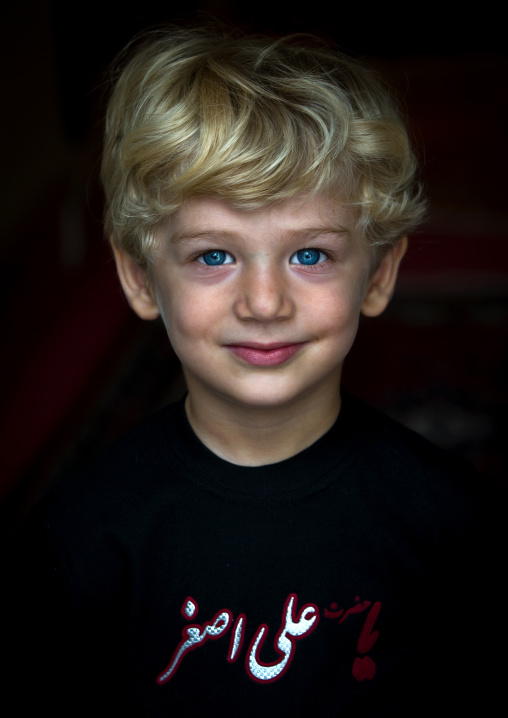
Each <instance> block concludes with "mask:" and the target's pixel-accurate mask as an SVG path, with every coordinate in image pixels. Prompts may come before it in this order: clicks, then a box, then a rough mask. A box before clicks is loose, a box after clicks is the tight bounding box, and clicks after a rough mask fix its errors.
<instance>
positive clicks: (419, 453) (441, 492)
mask: <svg viewBox="0 0 508 718" xmlns="http://www.w3.org/2000/svg"><path fill="white" fill-rule="evenodd" d="M347 406H348V411H349V414H350V416H351V419H352V421H353V422H354V423H355V424H356V426H357V436H358V443H359V447H360V450H358V452H357V461H356V474H357V476H358V477H359V479H358V480H359V482H360V485H363V486H364V489H365V490H364V492H363V493H364V495H365V497H371V498H370V499H367V498H366V500H371V501H373V502H377V505H378V506H379V507H380V510H385V509H386V510H387V513H388V515H390V511H389V508H390V507H391V506H396V507H397V508H398V509H399V510H400V508H401V507H404V508H405V510H406V512H407V515H408V516H409V517H411V518H414V519H416V518H418V517H419V518H421V519H422V520H423V521H424V522H425V521H430V520H434V519H437V520H439V519H442V523H443V524H444V525H447V526H452V525H453V524H454V523H458V524H464V523H468V522H469V521H470V520H471V519H473V517H474V516H477V515H479V513H480V512H482V511H483V510H485V509H486V510H487V511H490V510H492V508H493V506H494V504H495V503H496V501H497V499H496V497H499V496H501V492H500V491H499V490H498V488H497V487H496V486H495V485H494V483H493V482H492V481H491V480H489V479H487V478H485V477H483V476H481V475H479V473H478V472H477V471H476V469H475V468H474V467H473V466H472V465H471V464H470V463H469V462H467V461H466V460H464V459H462V458H461V457H458V456H456V455H454V454H453V453H451V452H449V451H447V450H444V449H442V448H441V447H439V446H437V445H436V444H434V443H432V442H431V441H429V440H427V439H426V438H424V437H423V436H421V435H420V434H418V433H416V432H414V431H412V430H411V429H409V428H407V427H405V426H403V425H402V424H400V423H399V422H397V421H395V420H394V419H392V418H390V417H388V416H385V415H384V414H383V413H381V412H380V411H378V410H376V409H374V408H372V407H370V406H368V405H366V404H365V403H363V402H362V401H359V400H357V399H354V398H352V397H347Z"/></svg>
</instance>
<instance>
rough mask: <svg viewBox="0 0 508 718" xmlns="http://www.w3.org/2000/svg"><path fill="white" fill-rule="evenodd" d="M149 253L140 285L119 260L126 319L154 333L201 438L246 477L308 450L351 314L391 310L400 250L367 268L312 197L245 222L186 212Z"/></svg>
mask: <svg viewBox="0 0 508 718" xmlns="http://www.w3.org/2000/svg"><path fill="white" fill-rule="evenodd" d="M157 240H158V247H157V250H156V251H157V254H156V259H155V261H154V263H153V267H152V268H151V269H150V273H149V275H148V273H147V272H146V271H145V270H143V269H142V268H141V267H139V266H138V265H137V264H136V263H135V262H134V261H133V260H132V259H131V258H130V257H129V255H127V254H126V253H125V252H123V251H122V250H120V249H115V259H116V263H117V268H118V273H119V277H120V281H121V282H122V286H123V289H124V291H125V294H126V296H127V298H128V300H129V302H130V304H131V306H132V308H133V309H134V311H135V312H137V314H138V315H139V316H140V317H141V318H143V319H155V318H157V317H158V316H161V317H162V319H163V321H164V324H165V326H166V329H167V332H168V336H169V338H170V341H171V343H172V345H173V348H174V350H175V352H176V354H177V355H178V356H179V358H180V360H181V362H182V366H183V370H184V374H185V378H186V381H187V386H188V392H189V393H188V396H187V400H186V410H187V415H188V418H189V421H190V423H191V425H192V427H193V429H194V431H195V432H196V434H197V435H198V436H199V438H200V439H201V440H202V441H203V443H204V444H205V445H206V446H208V447H209V448H210V449H211V450H212V451H214V452H215V453H216V454H217V455H219V456H221V457H222V458H225V459H227V460H228V461H231V462H233V463H236V464H241V465H251V466H255V465H261V464H269V463H274V462H276V461H281V460H283V459H286V458H289V457H290V456H293V455H295V454H296V453H298V452H299V451H301V450H303V449H304V448H306V447H307V446H310V445H311V444H312V443H314V442H315V441H316V440H317V439H318V438H319V437H320V436H322V435H323V434H324V433H325V432H326V431H327V430H328V429H329V428H330V427H331V426H332V424H333V423H334V422H335V420H336V418H337V416H338V413H339V411H340V391H339V385H340V377H341V371H342V365H343V362H344V359H345V357H346V355H347V353H348V351H349V349H350V348H351V346H352V344H353V341H354V338H355V335H356V330H357V327H358V321H359V316H360V314H361V313H363V314H365V315H367V316H377V315H378V314H380V313H381V312H382V311H383V310H384V309H385V307H386V306H387V304H388V302H389V300H390V297H391V295H392V292H393V289H394V285H395V280H396V277H397V271H398V267H399V263H400V260H401V259H402V256H403V254H404V252H405V249H406V240H405V238H403V239H401V240H400V241H399V242H398V243H397V244H396V245H395V247H394V248H392V249H391V250H390V251H389V252H387V253H386V254H385V255H384V256H383V258H382V260H381V261H380V262H378V263H374V260H373V254H372V250H371V249H370V248H369V247H368V246H367V243H366V241H365V239H364V238H363V237H362V236H361V235H360V233H359V231H358V230H357V229H356V227H355V222H354V214H353V211H352V210H351V209H348V208H346V207H343V206H342V205H341V204H340V203H339V202H337V201H335V200H331V199H327V198H324V197H318V198H315V197H314V198H294V199H291V200H286V201H283V202H280V203H278V204H276V205H274V206H272V207H269V208H266V209H260V210H255V211H247V210H239V209H234V208H233V207H231V206H230V205H228V204H227V203H225V202H223V201H221V200H218V199H212V198H203V199H195V200H189V201H187V202H186V203H185V204H184V205H182V207H181V208H180V209H179V210H178V211H177V212H176V214H175V215H174V216H173V217H172V218H171V220H170V222H169V223H168V228H167V229H165V230H161V231H160V232H159V235H158V237H157Z"/></svg>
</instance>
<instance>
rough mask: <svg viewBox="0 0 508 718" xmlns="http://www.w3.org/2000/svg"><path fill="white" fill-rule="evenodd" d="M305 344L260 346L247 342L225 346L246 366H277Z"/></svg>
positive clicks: (259, 344) (256, 343)
mask: <svg viewBox="0 0 508 718" xmlns="http://www.w3.org/2000/svg"><path fill="white" fill-rule="evenodd" d="M306 343H307V342H298V343H297V344H281V343H278V344H276V343H273V344H261V343H258V342H249V343H248V344H227V345H226V349H229V351H230V352H232V353H233V354H234V355H235V356H237V357H239V358H240V359H243V361H245V362H247V363H248V364H254V365H255V366H277V365H278V364H283V363H284V362H285V361H287V360H288V359H291V357H292V356H294V355H295V354H296V353H297V352H298V351H299V350H300V349H301V348H302V347H303V345H304V344H306Z"/></svg>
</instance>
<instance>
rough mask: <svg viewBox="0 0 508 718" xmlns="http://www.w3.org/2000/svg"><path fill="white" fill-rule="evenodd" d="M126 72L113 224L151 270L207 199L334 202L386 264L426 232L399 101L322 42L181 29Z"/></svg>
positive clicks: (109, 209) (109, 220)
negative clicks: (316, 197)
mask: <svg viewBox="0 0 508 718" xmlns="http://www.w3.org/2000/svg"><path fill="white" fill-rule="evenodd" d="M125 58H127V59H126V60H125ZM120 61H121V62H122V64H123V69H122V70H120V71H115V72H114V87H113V91H112V94H111V98H110V101H109V106H108V111H107V116H106V131H105V145H104V154H103V161H102V168H101V177H102V181H103V185H104V188H105V193H106V221H105V224H106V231H107V233H108V235H109V236H110V237H111V240H112V242H113V244H114V245H115V246H117V247H119V248H122V249H124V250H125V251H126V252H128V254H130V256H131V257H133V258H134V259H135V260H136V262H138V263H139V264H140V265H141V266H145V267H146V266H147V264H148V263H149V262H150V259H151V257H152V256H153V249H154V243H155V232H156V229H157V227H158V226H160V225H161V224H162V223H163V222H164V221H165V220H166V219H167V218H168V217H170V216H171V214H173V213H174V212H175V211H176V210H177V209H178V208H179V207H180V206H181V205H182V203H183V202H185V201H186V200H188V199H191V198H197V197H205V196H206V197H215V198H220V199H222V200H225V201H227V202H228V203H230V204H231V205H232V206H234V207H235V208H244V209H258V208H261V207H266V206H269V205H272V204H274V203H276V202H279V201H281V200H284V199H288V198H291V197H294V196H295V195H299V194H317V193H319V194H325V195H327V196H332V197H334V196H336V197H337V198H338V199H340V200H341V201H342V202H344V203H346V204H348V205H349V206H353V207H355V208H357V217H358V223H359V226H360V227H361V228H362V230H363V231H364V233H365V236H366V237H367V239H368V241H369V242H370V243H371V244H372V245H374V246H375V247H378V248H379V250H378V251H380V252H382V251H383V250H384V249H386V248H389V247H391V246H393V244H395V243H396V242H397V240H398V239H399V238H400V237H401V236H403V235H405V234H407V233H408V232H410V231H411V230H412V229H414V227H415V226H416V225H417V224H418V223H419V222H420V220H421V218H422V215H423V212H424V204H425V203H424V200H423V198H422V195H421V190H420V187H419V184H418V182H417V181H416V180H415V172H416V161H415V157H414V153H413V151H412V148H411V143H410V139H409V135H408V132H407V129H406V127H405V124H404V122H403V121H402V119H401V117H400V116H399V113H398V110H397V107H396V104H395V102H394V101H393V99H392V97H391V95H390V92H389V91H388V89H387V88H386V87H385V86H384V85H383V83H382V82H381V81H380V80H379V79H378V78H377V77H376V76H375V74H373V73H372V72H371V71H370V70H369V69H367V68H365V67H364V66H363V65H361V64H360V63H358V62H356V61H355V60H352V59H351V58H349V57H347V56H345V55H343V54H342V53H340V52H338V51H335V49H331V48H330V47H328V46H327V45H325V44H324V43H321V42H320V41H318V40H317V39H316V38H313V37H310V36H305V35H299V36H290V37H287V38H283V39H278V40H274V39H273V38H265V37H258V36H237V35H234V34H229V33H226V32H223V31H217V30H214V29H211V28H210V27H197V28H192V29H174V28H173V29H166V30H163V31H156V32H152V33H149V34H148V35H147V36H146V37H144V38H143V40H142V41H141V42H138V43H137V44H135V45H134V47H131V48H127V51H126V53H124V56H123V57H122V58H121V60H120Z"/></svg>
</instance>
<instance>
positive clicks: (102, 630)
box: [20, 28, 489, 718]
mask: <svg viewBox="0 0 508 718" xmlns="http://www.w3.org/2000/svg"><path fill="white" fill-rule="evenodd" d="M414 174H415V161H414V158H413V154H412V151H411V148H410V143H409V140H408V136H407V132H406V130H405V128H404V125H403V123H402V121H401V120H400V118H399V116H398V114H397V111H396V109H395V108H394V105H393V103H392V101H391V99H390V97H389V95H388V93H387V91H386V90H385V89H384V88H383V87H382V86H381V85H380V84H379V82H378V80H377V79H376V78H375V77H374V76H373V75H372V74H371V73H370V72H369V71H368V70H366V69H364V68H363V67H361V66H360V65H357V64H356V63H355V62H353V61H351V60H350V59H348V58H345V57H344V56H342V55H340V54H338V53H336V52H335V51H333V50H330V49H328V48H327V47H321V46H316V45H315V44H309V40H308V39H306V38H296V39H288V40H283V41H277V42H275V41H271V40H267V39H263V38H244V37H240V38H234V37H227V36H224V35H221V34H214V33H213V32H211V31H210V30H209V29H208V28H198V29H195V30H175V31H168V32H162V33H156V34H154V35H150V36H148V38H147V39H146V41H145V42H144V44H142V45H141V46H140V47H138V48H137V49H136V50H135V52H133V53H132V54H131V56H130V58H129V59H128V62H127V63H126V65H125V67H124V69H123V70H122V71H121V73H120V74H119V75H118V78H117V80H116V84H115V87H114V90H113V93H112V97H111V101H110V105H109V110H108V115H107V121H106V141H105V150H104V160H103V166H102V178H103V182H104V187H105V191H106V199H107V215H106V227H107V231H108V234H109V235H110V237H111V242H112V245H113V250H114V255H115V260H116V263H117V267H118V274H119V277H120V281H121V284H122V287H123V289H124V292H125V294H126V297H127V299H128V301H129V302H130V304H131V306H132V308H133V309H134V311H135V312H137V314H138V315H139V316H140V317H141V318H142V319H155V318H157V317H159V316H160V317H162V320H163V321H164V323H165V326H166V328H167V332H168V335H169V339H170V341H171V343H172V345H173V347H174V350H175V352H176V353H177V355H178V356H179V358H180V360H181V362H182V366H183V370H184V374H185V378H186V381H187V386H188V394H187V396H186V397H185V400H184V401H183V402H181V403H179V404H177V405H175V406H172V407H169V408H168V409H166V410H165V411H163V412H161V413H159V414H157V415H155V416H154V417H152V418H151V419H149V420H148V421H147V422H145V423H144V424H143V425H142V426H141V427H139V429H138V430H136V431H135V432H133V433H132V434H131V435H129V436H128V437H127V438H126V439H125V440H123V441H122V442H120V443H119V444H118V445H116V446H115V447H113V448H112V449H111V450H110V451H109V452H108V453H107V454H106V455H105V456H104V457H102V458H100V459H99V460H97V461H96V462H95V463H94V464H93V465H92V466H91V467H90V468H89V469H87V470H85V471H83V472H81V473H80V474H79V475H78V476H74V477H72V480H69V481H66V482H63V483H62V484H61V485H60V486H58V487H57V488H56V490H55V491H54V492H53V494H54V495H53V496H52V497H51V500H50V502H49V507H48V508H46V509H45V511H44V513H42V514H41V515H42V518H41V519H40V525H38V527H37V528H36V529H34V531H36V534H35V536H36V538H35V539H32V543H31V553H32V558H31V560H32V562H33V563H35V564H36V565H37V566H38V567H40V572H41V574H42V576H41V578H40V581H39V584H38V589H37V590H38V593H36V594H34V593H33V592H32V593H31V594H30V593H29V591H28V590H27V591H26V592H25V596H30V598H29V606H30V608H27V616H28V618H27V620H28V623H29V626H30V628H29V633H31V634H34V633H35V634H37V636H36V637H35V638H34V637H33V635H31V636H30V638H29V639H27V640H29V643H28V645H29V651H30V652H31V654H32V657H31V660H34V661H35V665H34V667H33V669H32V670H30V669H28V668H25V671H24V679H23V680H24V683H23V687H22V691H21V694H22V695H23V696H25V695H26V694H27V693H31V695H32V696H36V698H32V699H30V700H37V701H41V700H42V705H46V701H49V705H50V706H51V707H52V708H53V712H54V713H56V714H58V715H60V714H62V715H70V716H74V715H81V714H83V715H101V716H102V715H105V716H106V715H107V716H109V715H127V714H132V715H135V716H141V717H143V718H145V717H148V718H151V717H156V716H157V717H159V716H201V715H219V716H242V717H243V716H258V715H261V714H262V715H266V716H276V715H277V716H280V715H283V716H286V715H287V716H289V715H292V716H293V715H297V716H339V715H340V716H355V717H356V716H363V715H365V716H385V715H386V716H398V715H401V716H402V715H404V716H407V715H420V714H424V711H426V710H428V708H429V707H430V706H432V707H434V706H435V704H436V701H437V700H439V701H440V702H442V703H443V702H444V703H445V704H446V703H448V704H449V705H450V706H453V707H454V708H457V706H458V705H459V703H460V700H459V699H460V697H461V696H460V693H459V692H458V691H461V692H462V693H463V694H464V696H465V698H466V700H467V702H470V701H471V700H472V697H473V696H472V693H471V690H470V687H469V679H470V675H473V671H471V672H470V673H467V670H468V663H467V662H466V661H464V662H461V659H462V658H463V656H464V655H465V652H466V651H465V649H466V648H467V647H470V646H471V643H472V640H473V635H474V632H475V625H471V624H472V623H473V624H474V622H472V621H471V620H470V619H468V624H467V626H466V625H465V624H463V623H461V620H460V615H461V614H460V611H461V610H462V609H464V611H465V608H466V606H465V599H466V598H467V599H469V600H471V599H472V596H473V594H472V591H473V589H474V587H475V585H476V583H477V582H478V580H479V573H478V571H479V569H478V566H477V560H476V557H477V555H481V557H482V560H484V559H485V554H482V547H483V546H484V542H485V544H486V543H487V541H488V540H489V539H488V537H487V536H486V535H485V536H483V537H482V535H481V534H480V533H479V529H478V526H479V518H478V516H477V514H478V513H479V511H477V507H478V506H480V505H481V500H480V487H479V486H477V485H476V479H475V478H474V477H472V476H470V475H469V472H468V470H467V469H465V468H464V467H463V466H462V465H461V464H458V463H457V462H456V461H455V460H452V459H450V458H449V457H447V456H446V455H445V454H443V453H442V452H441V451H440V450H438V449H437V448H435V447H433V446H432V445H430V444H428V443H427V442H426V441H424V440H423V439H420V438H419V437H417V436H415V435H413V434H412V433H411V432H409V431H407V430H405V429H403V428H402V427H400V426H398V425H396V424H395V423H394V422H391V421H389V420H387V419H385V418H383V417H381V416H379V415H378V414H377V413H375V412H374V411H372V410H370V409H368V408H367V407H365V406H363V405H362V404H361V403H359V402H357V401H355V400H353V399H352V398H351V397H348V396H346V395H344V392H342V393H341V390H340V377H341V370H342V364H343V361H344V358H345V356H346V355H347V353H348V351H349V349H350V347H351V345H352V343H353V341H354V337H355V333H356V329H357V325H358V320H359V316H360V314H361V313H363V314H365V315H367V316H376V315H378V314H379V313H381V312H382V311H383V310H384V309H385V307H386V306H387V304H388V302H389V299H390V297H391V294H392V292H393V289H394V285H395V281H396V277H397V271H398V268H399V264H400V261H401V259H402V257H403V255H404V252H405V249H406V243H407V240H406V236H407V233H408V232H410V231H411V230H412V229H413V228H414V227H415V226H416V225H417V223H418V222H419V220H420V218H421V216H422V211H423V201H422V198H421V196H420V193H419V191H418V188H417V186H416V184H415V180H414ZM372 361H373V370H374V371H375V358H374V357H373V360H372ZM34 554H36V556H35V557H34ZM466 559H467V562H466ZM46 567H47V573H48V574H51V576H52V579H51V585H50V587H49V588H47V589H45V590H46V593H44V592H42V591H41V588H40V587H41V586H47V585H48V579H47V578H46V577H45V571H46ZM29 573H30V572H29ZM482 586H483V587H484V584H482ZM34 595H37V596H38V600H39V605H38V607H34V605H33V596H34ZM46 596H48V597H46ZM466 634H467V640H465V641H464V640H463V639H464V636H465V635H466ZM48 643H50V645H52V646H53V648H54V651H55V652H56V653H57V657H54V656H53V657H52V659H51V660H48V659H47V656H46V654H45V652H46V651H47V647H48ZM24 650H25V649H24V648H23V649H22V652H24ZM33 651H36V653H35V657H34V656H33ZM37 651H39V652H40V655H38V654H37ZM43 652H44V653H43ZM482 659H483V657H482ZM26 665H27V662H26V658H25V666H26ZM475 670H476V666H475ZM44 695H45V696H46V697H47V696H50V697H49V698H46V699H41V697H40V696H44ZM20 700H22V699H21V698H20Z"/></svg>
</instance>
